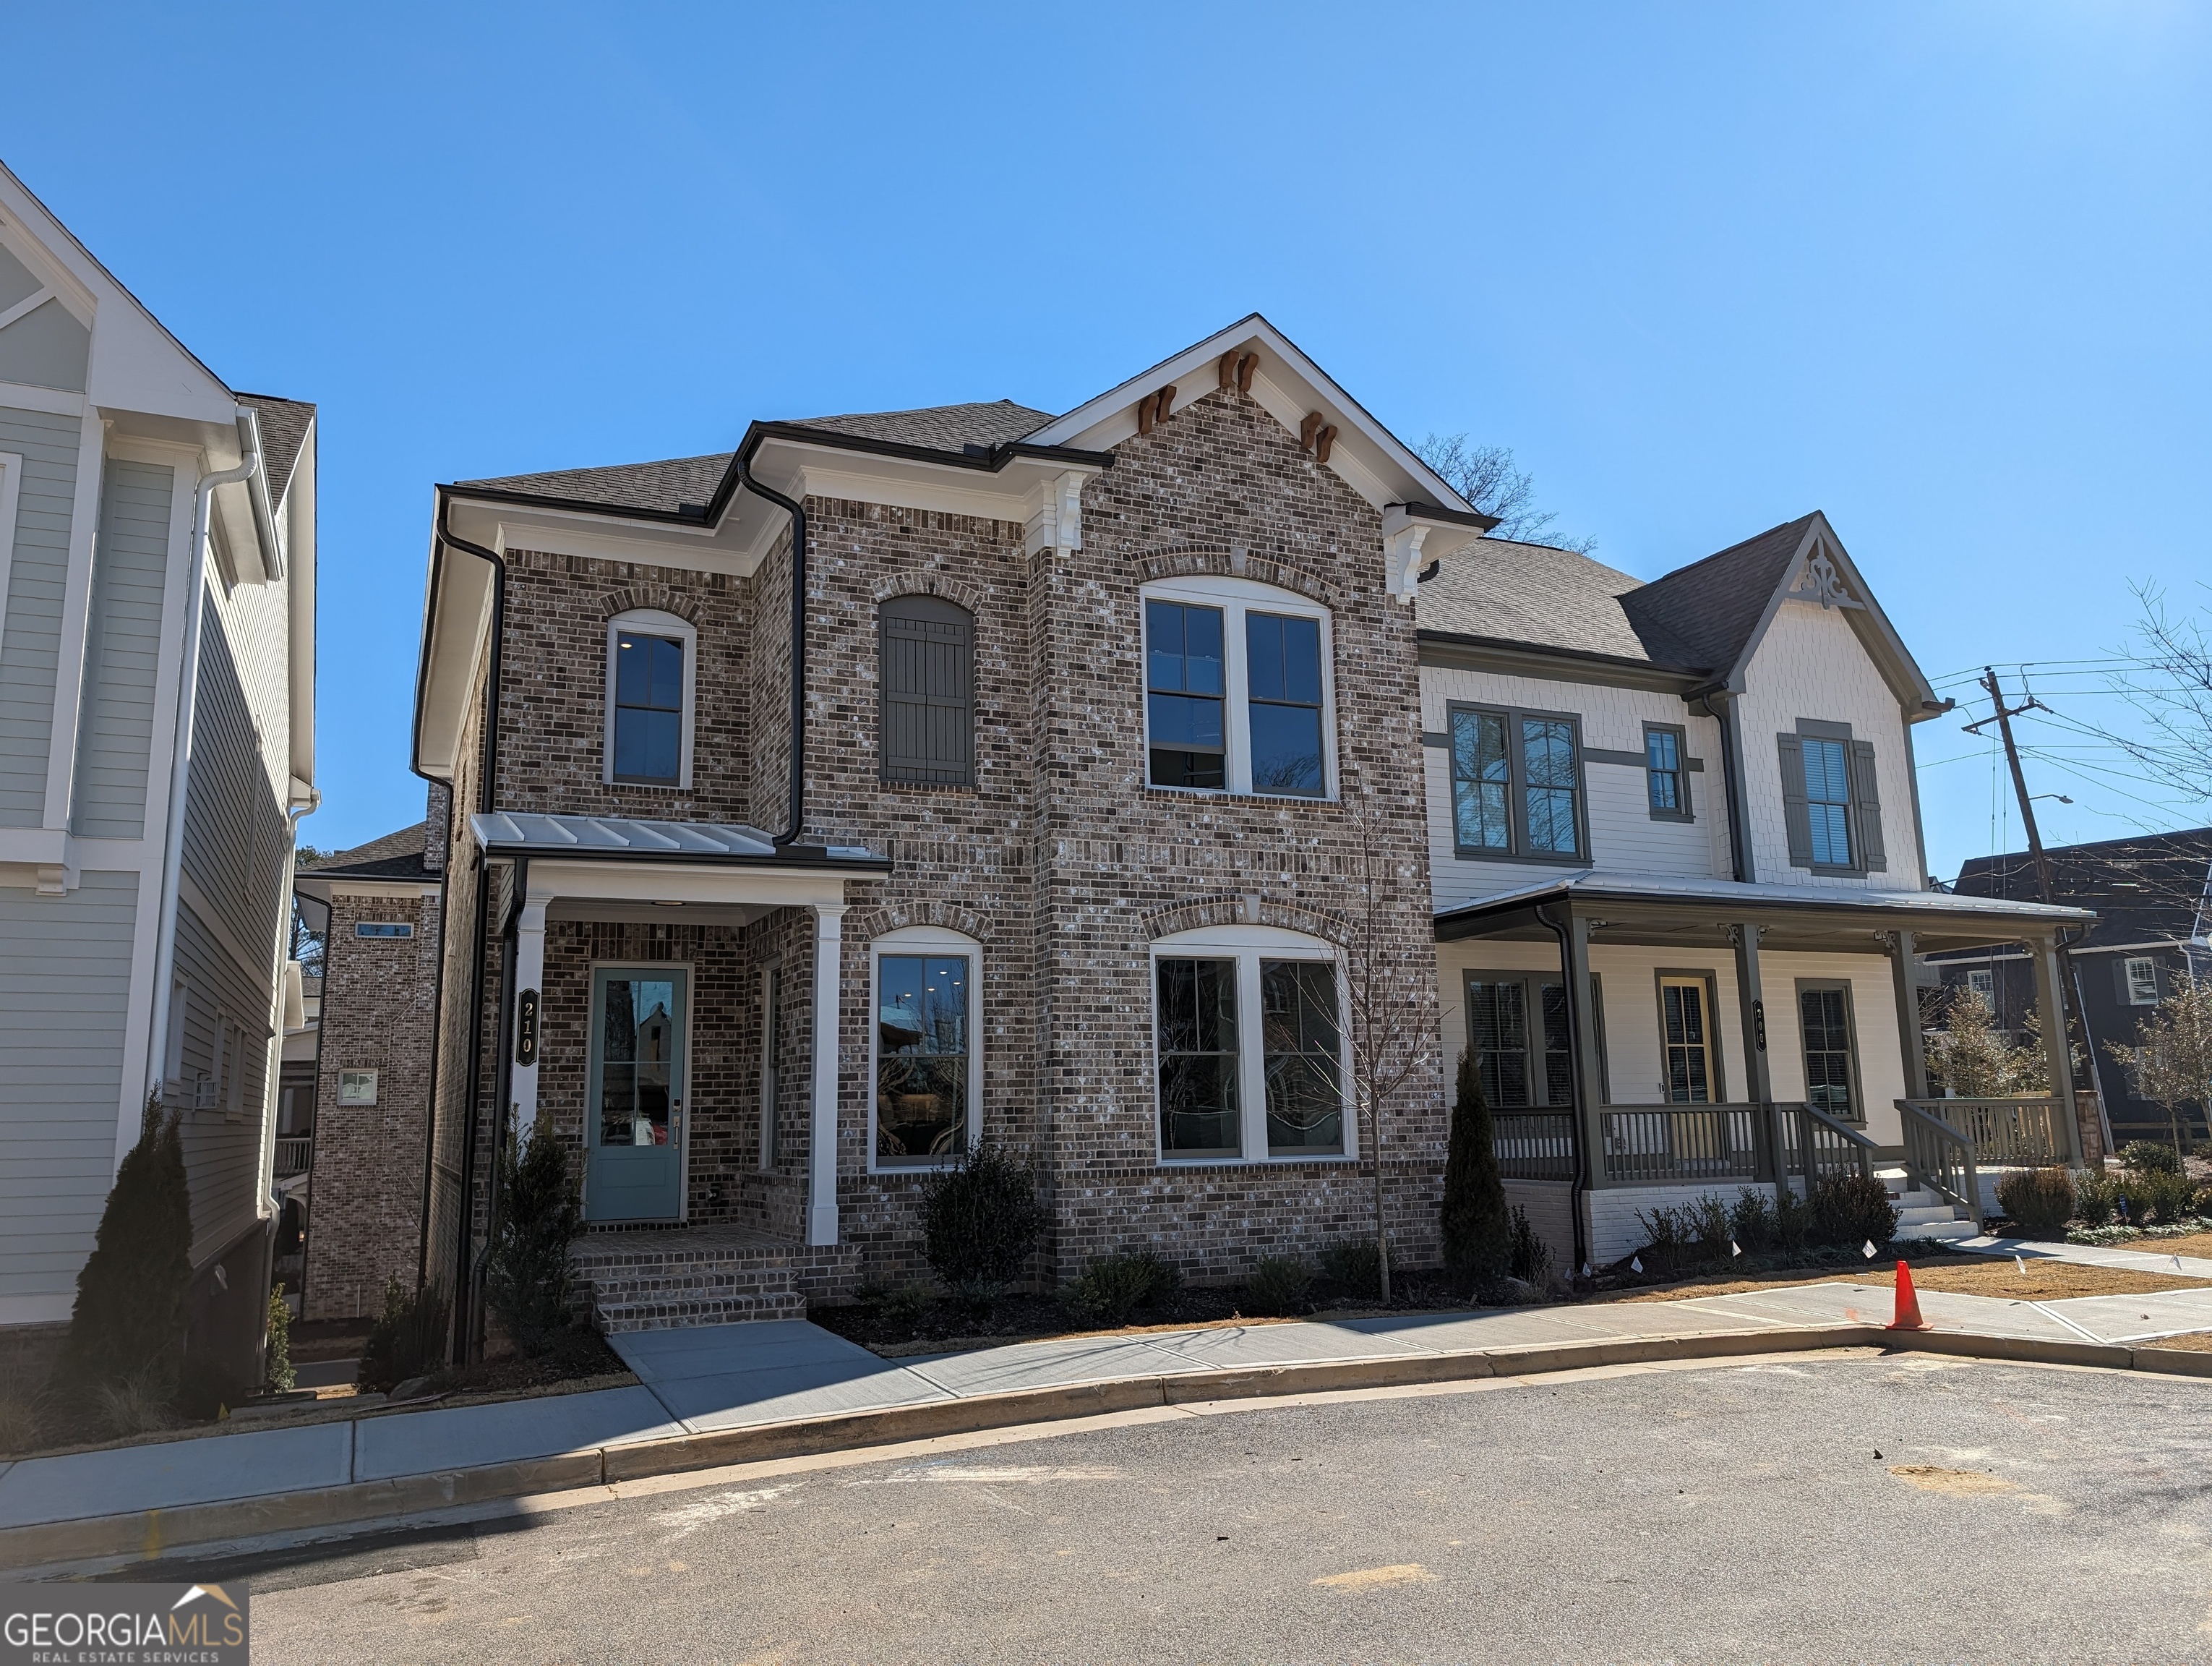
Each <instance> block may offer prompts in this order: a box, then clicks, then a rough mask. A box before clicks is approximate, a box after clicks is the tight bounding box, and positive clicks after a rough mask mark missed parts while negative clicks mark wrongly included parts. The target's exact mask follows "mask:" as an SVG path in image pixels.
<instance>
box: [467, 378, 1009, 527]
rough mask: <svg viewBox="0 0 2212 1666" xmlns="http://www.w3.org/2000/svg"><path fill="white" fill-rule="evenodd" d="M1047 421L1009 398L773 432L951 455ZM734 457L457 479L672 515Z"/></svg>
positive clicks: (703, 498)
mask: <svg viewBox="0 0 2212 1666" xmlns="http://www.w3.org/2000/svg"><path fill="white" fill-rule="evenodd" d="M1051 420H1052V413H1051V412H1049V411H1045V410H1030V408H1029V407H1028V406H1027V405H1018V404H1015V403H1014V402H1013V401H1012V399H996V400H994V401H992V402H991V403H990V404H965V405H931V406H928V407H927V408H925V409H923V410H877V411H862V412H858V413H855V414H853V415H849V416H843V417H805V418H803V419H801V420H799V421H797V422H785V423H778V424H777V426H778V427H780V428H811V429H821V430H822V431H823V433H825V434H837V435H845V436H847V437H848V438H851V439H855V440H881V441H890V443H892V444H896V445H902V446H923V447H928V448H929V449H931V450H933V451H949V452H957V451H959V450H960V449H961V448H962V447H966V446H1003V445H1005V444H1006V442H1007V441H1010V440H1018V439H1020V438H1021V437H1022V436H1023V435H1024V434H1028V433H1030V432H1031V431H1032V430H1034V429H1038V428H1041V427H1042V426H1043V425H1044V424H1045V423H1048V422H1050V421H1051ZM733 455H735V453H732V452H726V451H718V452H711V453H708V454H707V455H705V456H702V457H676V458H671V459H667V460H666V461H665V462H657V463H617V464H615V465H611V466H610V467H606V468H596V469H553V470H550V471H547V472H545V473H543V474H507V475H499V476H495V477H489V478H486V479H481V480H463V481H460V482H459V484H460V485H463V486H482V487H485V488H488V489H492V490H495V491H502V492H519V493H520V494H522V495H524V496H529V497H549V498H561V499H564V500H566V501H567V502H572V503H592V504H598V505H599V506H601V507H603V508H610V509H656V510H659V511H661V512H663V513H666V514H672V513H674V512H675V511H677V510H678V509H680V508H684V506H685V505H687V504H689V505H692V506H694V507H698V506H703V505H704V504H705V503H706V502H707V501H708V499H709V498H711V497H713V496H714V488H715V487H716V486H718V485H720V483H721V480H722V477H723V476H724V475H725V474H726V473H728V472H729V468H730V459H731V458H732V456H733Z"/></svg>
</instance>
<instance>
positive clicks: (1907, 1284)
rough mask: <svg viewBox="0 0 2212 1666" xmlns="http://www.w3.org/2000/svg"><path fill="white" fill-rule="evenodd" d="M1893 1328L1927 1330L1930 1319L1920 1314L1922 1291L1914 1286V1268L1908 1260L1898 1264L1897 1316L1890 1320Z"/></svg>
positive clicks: (1890, 1325)
mask: <svg viewBox="0 0 2212 1666" xmlns="http://www.w3.org/2000/svg"><path fill="white" fill-rule="evenodd" d="M1889 1328H1890V1329H1892V1330H1925V1329H1928V1321H1927V1320H1925V1319H1923V1318H1922V1317H1921V1316H1920V1293H1919V1292H1917V1291H1916V1290H1915V1289H1913V1287H1912V1268H1911V1266H1910V1265H1908V1264H1907V1263H1906V1262H1898V1264H1897V1316H1896V1317H1894V1318H1893V1319H1892V1320H1891V1321H1890V1322H1889Z"/></svg>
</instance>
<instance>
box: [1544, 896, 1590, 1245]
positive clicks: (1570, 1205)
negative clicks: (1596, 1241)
mask: <svg viewBox="0 0 2212 1666" xmlns="http://www.w3.org/2000/svg"><path fill="white" fill-rule="evenodd" d="M1535 915H1536V918H1537V919H1538V920H1539V921H1541V922H1542V924H1543V925H1544V926H1545V927H1547V928H1548V929H1549V930H1550V931H1551V933H1552V934H1553V936H1554V937H1556V938H1558V939H1559V981H1560V982H1562V983H1565V984H1566V986H1567V1045H1568V1046H1569V1047H1570V1048H1571V1049H1573V1054H1574V1061H1575V1079H1576V1081H1577V1082H1578V1083H1582V1086H1583V1092H1586V1093H1588V1094H1589V1095H1590V1096H1591V1097H1593V1098H1595V1097H1596V1095H1597V1091H1598V1087H1597V1084H1596V1083H1595V1082H1587V1083H1583V1082H1582V1075H1583V1047H1582V1037H1581V1036H1580V1035H1579V1034H1577V1030H1576V1026H1577V1025H1578V1023H1579V1022H1580V1020H1579V1019H1577V1017H1576V1014H1577V1013H1578V1012H1581V1011H1582V1010H1583V1006H1586V1005H1587V1004H1588V1003H1589V990H1588V989H1584V990H1583V992H1582V998H1581V999H1580V1000H1577V999H1576V996H1575V987H1574V985H1573V983H1572V982H1571V981H1570V980H1571V979H1572V978H1573V976H1574V975H1575V971H1574V968H1575V959H1574V953H1573V951H1572V950H1571V948H1570V947H1569V945H1568V942H1567V926H1566V922H1565V921H1561V920H1554V919H1553V918H1552V916H1551V915H1548V914H1547V913H1546V912H1545V911H1544V910H1543V909H1541V908H1540V909H1536V910H1535ZM1585 1143H1586V1142H1585V1140H1583V1116H1582V1108H1581V1106H1580V1105H1577V1107H1576V1110H1575V1177H1574V1180H1573V1182H1572V1183H1571V1185H1570V1186H1569V1188H1568V1191H1567V1219H1568V1223H1569V1224H1570V1225H1572V1226H1573V1228H1574V1233H1575V1264H1574V1265H1573V1266H1572V1267H1571V1268H1568V1269H1567V1282H1568V1283H1570V1284H1572V1283H1573V1282H1574V1281H1575V1280H1577V1279H1579V1278H1580V1277H1582V1270H1583V1268H1585V1267H1587V1266H1588V1265H1589V1243H1588V1242H1587V1240H1586V1239H1585V1238H1584V1237H1583V1194H1585V1193H1586V1192H1588V1191H1589V1178H1590V1166H1589V1152H1587V1151H1585V1150H1584V1149H1583V1146H1584V1145H1585Z"/></svg>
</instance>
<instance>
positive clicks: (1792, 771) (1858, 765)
mask: <svg viewBox="0 0 2212 1666" xmlns="http://www.w3.org/2000/svg"><path fill="white" fill-rule="evenodd" d="M1776 739H1777V742H1778V745H1779V746H1780V749H1781V759H1782V811H1783V821H1784V827H1785V830H1786V831H1787V833H1788V835H1789V840H1790V866H1792V867H1802V868H1808V869H1810V870H1811V871H1812V872H1813V873H1822V874H1850V875H1853V876H1857V875H1860V874H1867V873H1881V872H1882V871H1883V869H1884V868H1886V867H1887V866H1888V860H1887V856H1886V855H1885V854H1884V849H1883V842H1882V829H1881V793H1880V790H1879V787H1878V785H1877V777H1876V775H1875V749H1874V743H1873V742H1871V741H1867V740H1860V739H1856V738H1854V737H1853V735H1852V733H1851V726H1850V724H1848V723H1831V722H1825V721H1820V720H1818V719H1814V718H1800V719H1798V720H1797V728H1796V733H1792V734H1784V735H1779V736H1777V737H1776Z"/></svg>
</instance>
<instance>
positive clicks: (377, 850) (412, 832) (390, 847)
mask: <svg viewBox="0 0 2212 1666" xmlns="http://www.w3.org/2000/svg"><path fill="white" fill-rule="evenodd" d="M428 839H429V824H428V822H416V823H415V824H413V825H412V826H410V827H403V828H400V829H398V830H396V831H394V832H391V833H386V834H383V835H381V836H379V837H377V838H374V839H371V840H370V841H369V842H368V843H366V844H357V845H356V846H354V847H353V848H352V849H350V850H334V851H332V852H331V854H329V855H327V856H325V857H324V858H323V859H322V860H320V861H319V862H316V863H314V864H313V866H305V865H303V866H301V868H300V870H299V874H298V877H299V878H300V879H416V878H424V879H436V878H437V877H438V876H437V875H436V874H435V873H432V872H431V871H430V870H429V869H428V868H426V867H424V866H422V854H423V850H424V848H425V847H426V845H427V844H428Z"/></svg>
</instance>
